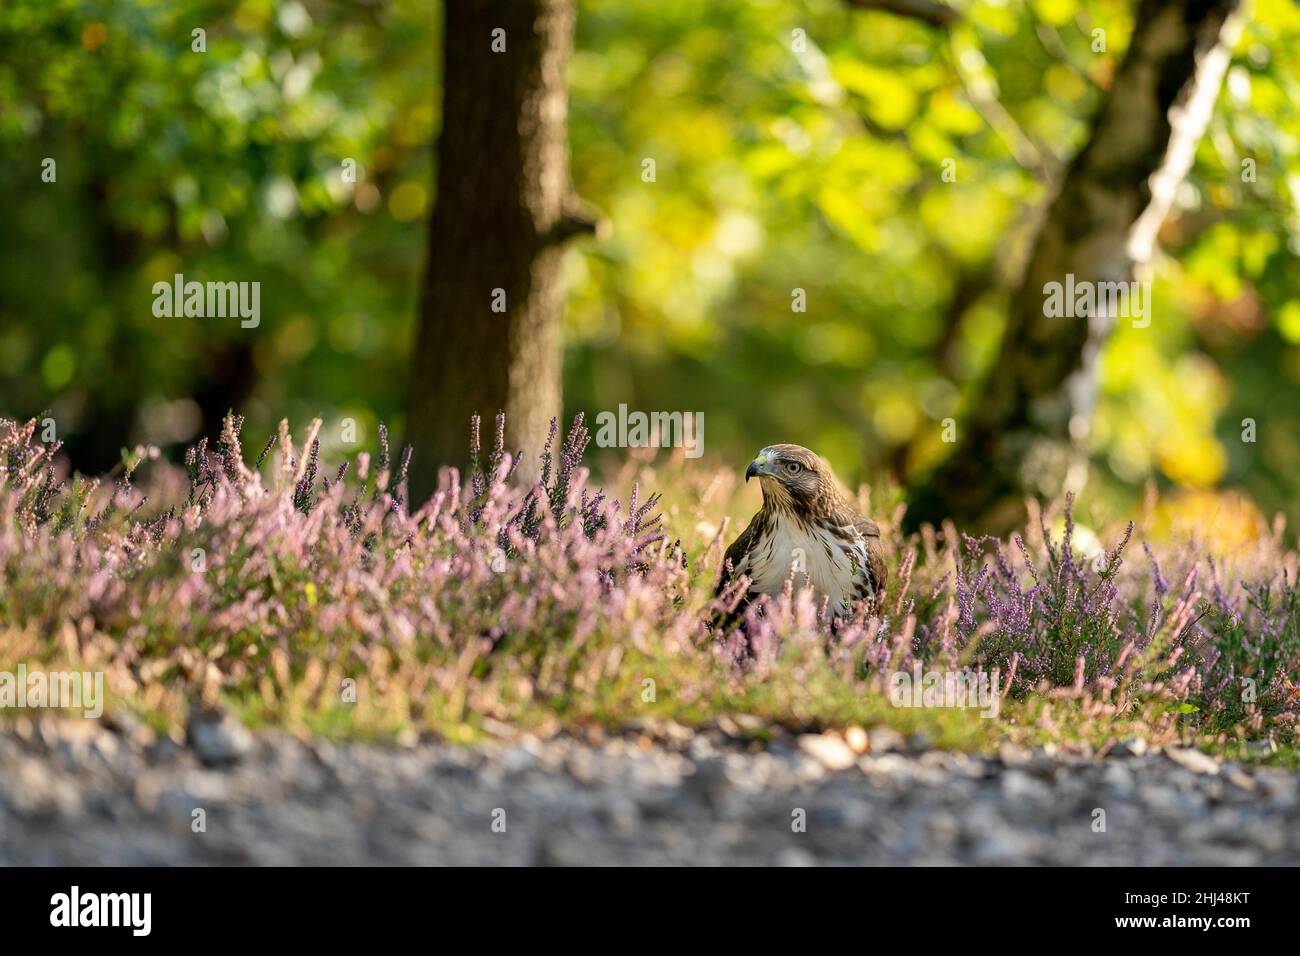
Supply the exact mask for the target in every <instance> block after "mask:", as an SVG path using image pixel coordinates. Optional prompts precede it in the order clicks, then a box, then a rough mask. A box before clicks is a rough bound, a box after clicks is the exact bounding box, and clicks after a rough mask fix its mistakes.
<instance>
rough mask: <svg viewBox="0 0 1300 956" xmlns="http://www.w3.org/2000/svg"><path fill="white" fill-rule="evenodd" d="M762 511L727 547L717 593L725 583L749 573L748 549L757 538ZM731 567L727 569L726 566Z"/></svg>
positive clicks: (720, 591)
mask: <svg viewBox="0 0 1300 956" xmlns="http://www.w3.org/2000/svg"><path fill="white" fill-rule="evenodd" d="M762 517H763V513H762V512H761V511H760V512H759V513H758V514H756V515H754V517H753V518H751V519H750V521H749V527H747V528H746V529H745V530H744V531H742V532H741V533H740V537H738V538H737V539H736V540H735V541H733V542H731V546H730V547H728V548H727V553H726V555H725V556H724V557H723V559H722V577H721V578H719V579H718V590H717V593H718V594H721V593H722V589H723V588H724V587H726V586H727V583H728V582H729V581H731V580H732V579H734V578H735V577H737V576H738V575H741V574H749V573H750V569H749V551H750V549H751V548H752V547H753V546H754V543H755V542H756V541H757V540H758V536H759V533H760V529H761V527H762V525H763V520H762ZM728 565H730V566H731V568H730V570H728V568H727V566H728Z"/></svg>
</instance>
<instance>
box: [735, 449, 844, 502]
mask: <svg viewBox="0 0 1300 956" xmlns="http://www.w3.org/2000/svg"><path fill="white" fill-rule="evenodd" d="M751 478H757V479H758V480H759V484H760V485H761V486H762V488H763V504H764V506H765V507H769V508H775V509H779V510H781V511H789V512H793V513H794V514H796V515H799V516H800V517H803V518H807V517H809V516H811V515H814V514H818V513H824V512H825V511H826V510H827V505H828V504H829V503H830V502H832V501H834V500H836V499H838V497H839V491H838V490H837V489H836V487H835V478H834V476H833V475H832V474H831V470H830V467H829V466H828V465H827V464H826V463H825V462H824V461H822V460H821V458H819V457H818V456H817V455H815V454H813V453H812V452H811V451H809V450H808V449H807V448H804V447H803V446H802V445H768V446H767V447H766V448H764V449H763V450H762V451H760V452H759V453H758V457H757V458H755V459H754V460H753V461H752V462H750V463H749V467H748V468H747V469H745V480H746V481H749V479H751Z"/></svg>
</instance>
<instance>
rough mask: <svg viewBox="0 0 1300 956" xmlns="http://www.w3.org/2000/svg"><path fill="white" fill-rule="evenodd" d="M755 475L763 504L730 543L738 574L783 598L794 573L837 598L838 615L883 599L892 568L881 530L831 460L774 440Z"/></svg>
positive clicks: (833, 602)
mask: <svg viewBox="0 0 1300 956" xmlns="http://www.w3.org/2000/svg"><path fill="white" fill-rule="evenodd" d="M750 478H757V479H758V480H759V484H760V486H761V487H762V489H763V507H762V509H760V510H759V512H758V514H756V515H754V518H753V520H752V521H750V522H749V527H747V528H746V529H745V530H744V532H743V533H742V534H741V535H740V537H739V538H737V539H736V540H735V541H733V542H732V544H731V547H729V548H727V556H726V565H729V566H730V569H731V571H730V578H734V577H737V576H739V575H742V574H743V575H747V576H748V577H749V579H750V585H749V593H750V594H771V595H776V594H780V593H781V590H782V588H783V587H784V586H785V582H786V579H787V578H789V577H790V575H791V574H792V573H793V574H794V583H795V586H796V587H802V586H804V585H811V586H812V588H813V590H814V591H816V592H817V594H818V596H819V597H820V596H825V597H828V598H829V599H830V601H829V609H830V613H831V615H832V616H833V617H843V616H844V615H846V614H848V613H849V612H850V609H851V607H852V605H853V603H854V602H856V601H861V600H864V599H870V600H873V601H875V600H879V598H880V595H881V593H882V592H883V591H884V588H885V578H886V573H887V572H886V570H885V556H884V550H883V549H882V548H881V545H880V528H878V527H877V526H876V523H875V522H874V521H872V520H871V519H870V518H864V517H863V516H862V515H860V514H858V513H857V512H856V511H854V510H853V506H852V505H850V504H849V503H848V501H847V500H845V498H844V496H843V495H842V494H841V493H840V491H839V486H838V485H837V484H836V482H835V476H834V475H833V474H832V473H831V469H830V466H829V465H827V464H826V463H825V462H824V461H822V459H821V458H819V457H818V456H817V455H815V454H813V453H812V452H811V451H809V450H808V449H807V448H804V447H802V446H800V445H769V446H768V447H766V448H764V449H763V450H762V451H761V452H759V453H758V457H757V458H755V459H754V460H753V461H752V462H751V463H750V465H749V468H748V469H746V471H745V481H749V479H750ZM723 570H724V573H723V581H722V584H725V582H726V581H727V580H729V579H730V578H729V577H728V575H727V573H726V567H724V569H723ZM722 584H720V585H719V589H721V587H722Z"/></svg>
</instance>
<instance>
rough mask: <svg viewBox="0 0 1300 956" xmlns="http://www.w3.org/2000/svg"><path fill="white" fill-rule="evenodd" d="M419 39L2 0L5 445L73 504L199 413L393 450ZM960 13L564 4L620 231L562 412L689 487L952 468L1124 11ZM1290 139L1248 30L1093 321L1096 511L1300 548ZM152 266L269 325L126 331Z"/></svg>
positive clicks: (594, 182) (602, 177) (420, 163)
mask: <svg viewBox="0 0 1300 956" xmlns="http://www.w3.org/2000/svg"><path fill="white" fill-rule="evenodd" d="M439 6H440V5H439V4H436V3H429V2H428V0H353V2H343V0H339V2H334V0H286V2H275V0H211V2H198V0H156V2H151V0H130V2H121V0H105V2H95V0H5V2H4V4H3V6H2V7H0V156H2V157H3V162H0V197H2V208H0V248H2V249H3V254H4V259H3V261H4V268H3V269H2V270H0V414H4V415H7V416H9V417H18V418H27V417H30V416H33V415H37V414H39V413H41V412H42V411H44V410H46V409H50V410H51V411H52V412H53V417H54V418H55V419H56V421H57V422H58V426H59V437H60V438H61V439H63V440H64V442H65V443H66V444H65V450H66V452H67V455H68V457H69V459H70V461H71V463H72V465H73V466H74V467H75V468H77V469H78V470H81V471H83V472H88V473H95V472H99V471H103V470H105V469H107V468H109V467H110V466H111V465H113V464H114V463H115V462H116V461H117V460H118V459H119V457H120V453H121V449H122V448H123V447H124V446H130V445H134V444H136V443H152V444H156V445H158V446H160V447H161V448H162V449H163V450H164V452H165V453H167V454H168V455H170V456H177V455H178V454H179V452H180V450H181V449H182V448H183V446H184V444H185V443H188V442H191V441H193V440H194V439H196V438H197V437H199V436H200V435H201V434H212V433H214V432H215V430H216V429H217V427H218V425H219V421H220V418H221V416H222V415H223V414H224V413H225V412H226V410H227V409H228V408H233V409H235V410H236V411H238V412H240V413H242V414H244V415H245V416H246V417H247V420H248V423H247V425H246V428H245V438H246V440H247V441H249V442H250V443H256V444H258V445H259V446H260V443H261V442H260V438H261V436H265V435H269V434H270V433H271V431H272V430H273V429H274V427H275V423H276V422H277V421H278V420H279V419H280V418H282V417H288V418H289V419H290V421H292V422H294V423H296V424H297V423H302V422H305V421H306V420H308V419H310V418H312V417H315V416H317V415H319V416H322V417H323V418H324V419H325V420H326V422H327V427H326V428H325V429H324V430H323V431H322V436H323V439H324V441H325V448H324V451H325V453H326V454H327V455H328V454H330V452H331V448H330V442H331V441H332V440H333V436H337V435H338V434H339V431H338V429H337V428H335V427H330V426H331V424H332V423H337V422H338V421H340V420H342V419H344V418H353V419H355V420H356V421H357V422H358V423H360V425H361V428H362V432H363V437H364V436H366V435H369V436H371V437H373V434H374V429H375V428H376V426H377V425H378V423H380V422H381V421H382V422H387V423H388V424H389V425H390V427H392V428H393V429H394V430H395V431H396V432H397V433H398V434H400V433H402V431H403V427H404V422H403V421H402V416H403V407H404V405H403V399H404V390H405V382H406V377H407V374H408V369H409V364H410V354H409V353H410V349H411V347H412V342H413V338H414V334H415V327H416V317H417V300H418V288H419V283H420V278H421V271H422V268H423V256H424V251H425V249H426V246H427V242H428V236H427V231H428V221H429V211H430V207H431V203H432V202H433V201H434V196H433V195H432V193H433V183H434V168H433V166H434V143H435V140H436V137H437V134H438V131H439V103H440V95H439V94H440V87H439V82H440V80H439V75H438V74H439V67H438V64H439V62H440V59H439V56H438V50H439V45H440V43H441V38H440V35H439V34H440V29H441V27H440V23H441V17H440V10H439ZM960 6H961V9H962V12H963V14H964V19H963V22H962V23H961V24H960V25H959V26H957V27H954V28H953V29H951V30H948V31H935V30H933V29H930V28H928V27H927V26H926V25H924V24H921V23H917V22H915V21H912V20H908V19H904V18H898V17H890V16H886V15H882V14H864V13H862V12H860V11H855V10H853V9H850V8H849V7H848V6H847V5H846V4H844V3H843V2H840V0H736V2H727V3H699V2H696V0H580V2H579V4H578V20H577V33H576V51H575V54H574V56H573V59H572V61H571V63H570V67H569V89H570V128H569V134H570V144H571V147H570V148H571V168H572V176H573V181H574V186H575V188H576V191H577V193H578V194H579V195H581V196H582V197H583V198H584V199H586V200H589V201H590V202H591V203H593V204H594V205H595V206H596V207H598V208H599V209H600V210H601V211H602V212H603V213H604V215H605V217H606V218H607V219H608V221H609V223H610V225H611V227H612V231H611V233H610V235H609V236H608V237H607V238H604V239H602V240H600V241H595V240H583V241H580V242H577V243H575V244H573V245H571V246H570V247H569V249H568V251H567V252H566V258H565V265H564V274H565V279H566V288H567V292H566V295H567V304H566V310H565V335H566V351H565V378H564V388H565V393H564V394H565V397H564V404H565V409H566V413H567V414H570V415H571V414H573V413H575V412H578V411H585V412H586V413H587V414H588V416H589V417H590V416H592V415H594V414H595V413H597V412H598V411H601V410H606V409H613V408H616V407H617V406H618V404H620V403H627V404H628V405H629V407H630V408H633V409H643V410H660V409H662V410H682V411H686V410H693V411H703V412H704V413H705V421H706V430H705V448H706V455H705V459H704V462H703V464H706V465H707V464H716V465H724V466H726V467H734V468H737V469H741V468H743V467H744V464H745V463H746V462H747V461H748V460H749V458H750V457H752V454H753V453H754V451H755V450H756V449H757V448H758V447H761V446H762V445H764V444H767V443H769V442H773V441H797V442H800V443H802V444H806V445H809V446H811V447H814V448H816V449H817V450H819V451H821V452H822V453H823V454H825V455H826V456H827V457H828V458H829V459H830V460H831V461H832V463H833V464H834V465H835V467H836V470H837V471H838V472H839V474H840V475H841V476H842V477H843V478H844V479H846V480H847V481H849V482H854V481H857V480H862V479H866V480H871V481H874V482H877V483H886V484H888V483H893V484H896V485H899V486H906V485H907V484H908V483H909V482H911V481H913V480H915V478H916V476H918V475H920V474H922V473H924V472H925V471H926V470H927V469H929V468H930V467H932V466H933V465H934V463H935V462H936V461H937V460H938V459H939V458H940V457H942V456H943V455H944V454H945V453H946V451H947V450H948V449H949V446H945V445H944V444H943V443H942V441H941V426H940V423H941V421H942V420H943V419H944V418H946V417H950V416H951V417H954V418H956V419H958V420H961V418H962V416H963V413H964V410H965V409H966V408H967V405H968V403H969V402H971V401H972V399H973V396H975V395H976V394H977V386H978V384H979V382H980V380H981V377H982V375H983V374H984V373H985V372H986V371H987V369H988V368H989V366H990V364H991V362H992V360H993V358H994V356H995V353H996V350H997V346H998V342H999V337H1000V335H1001V332H1002V329H1003V325H1004V322H1005V317H1004V307H1005V303H1006V299H1007V295H1008V286H1009V281H1010V280H1009V279H1008V278H1007V276H1008V274H1009V272H1011V271H1013V270H1014V266H1015V263H1016V261H1017V257H1018V256H1020V255H1022V254H1023V248H1024V245H1025V243H1027V242H1028V241H1030V239H1031V235H1032V234H1031V231H1030V222H1029V219H1030V217H1029V215H1028V213H1029V211H1030V210H1032V209H1033V208H1034V206H1035V205H1036V204H1038V203H1040V202H1041V201H1042V200H1043V198H1044V195H1045V191H1047V190H1050V188H1051V182H1052V178H1051V171H1052V170H1053V169H1055V168H1058V165H1059V163H1061V162H1065V161H1067V160H1068V159H1069V157H1070V156H1071V155H1072V154H1073V153H1074V152H1075V151H1076V150H1077V149H1078V148H1079V147H1080V145H1081V144H1082V142H1083V140H1084V138H1085V136H1086V133H1087V129H1088V120H1089V117H1090V116H1091V115H1092V114H1093V112H1094V111H1095V110H1096V108H1097V105H1098V103H1099V101H1100V98H1101V97H1102V96H1104V94H1105V90H1106V89H1107V84H1108V80H1109V78H1110V76H1111V75H1112V73H1113V71H1114V69H1115V67H1116V64H1117V62H1118V57H1120V56H1121V55H1122V53H1123V50H1124V47H1125V43H1126V35H1127V31H1128V30H1129V29H1131V26H1132V15H1133V11H1132V4H1130V3H1128V2H1126V0H1125V2H1118V0H996V2H995V0H977V2H973V3H969V4H964V5H960ZM196 25H198V26H203V27H204V28H205V29H206V31H207V52H206V53H205V54H201V55H199V54H195V53H192V52H191V50H190V31H191V30H192V29H193V27H194V26H196ZM1098 27H1102V28H1104V29H1105V30H1106V34H1107V37H1106V39H1107V52H1094V50H1093V49H1092V46H1093V36H1092V31H1093V30H1094V29H1095V28H1098ZM795 30H803V31H805V34H806V37H807V45H806V49H805V50H804V51H803V52H799V53H794V52H792V50H791V37H792V35H793V31H795ZM991 103H993V104H997V105H998V106H1000V108H1001V109H1002V110H1003V111H1004V112H1005V114H1006V117H1005V118H1006V120H1007V121H1009V123H1010V124H1011V125H1010V126H1009V127H1008V126H1006V125H1005V124H1004V125H1003V126H1002V128H1001V129H999V126H998V117H997V115H992V120H991V114H990V112H989V104H991ZM981 107H983V108H981ZM1017 136H1020V137H1023V139H1024V141H1025V142H1027V143H1028V144H1029V145H1030V146H1031V147H1032V152H1036V153H1037V154H1039V156H1040V158H1041V160H1042V163H1043V166H1042V167H1041V168H1038V167H1035V165H1034V164H1033V163H1027V162H1026V161H1025V154H1026V150H1024V149H1023V148H1022V149H1019V150H1018V149H1017V148H1016V137H1017ZM1297 136H1300V8H1297V6H1296V5H1295V4H1294V3H1293V2H1291V0H1254V3H1253V4H1252V5H1251V12H1250V16H1249V19H1248V20H1247V22H1246V25H1245V28H1244V31H1243V34H1242V36H1241V39H1240V41H1239V42H1238V43H1237V45H1236V48H1235V51H1234V55H1233V60H1232V64H1231V66H1230V68H1229V72H1228V75H1227V79H1226V82H1225V83H1224V85H1223V89H1222V91H1221V93H1220V96H1219V102H1218V105H1217V107H1216V110H1215V114H1214V117H1213V119H1212V120H1211V123H1210V127H1209V130H1208V132H1207V134H1206V136H1205V137H1204V139H1203V141H1202V142H1201V143H1200V145H1199V147H1198V149H1197V152H1196V159H1195V163H1194V166H1193V169H1192V171H1191V174H1190V176H1189V177H1188V178H1187V180H1186V181H1185V182H1184V183H1183V184H1182V186H1181V187H1180V190H1179V193H1178V198H1177V202H1176V206H1175V209H1174V211H1173V214H1172V215H1171V217H1170V219H1169V221H1168V222H1167V223H1166V224H1165V227H1164V228H1163V229H1162V231H1161V236H1160V239H1161V251H1160V254H1159V256H1158V258H1157V260H1156V262H1155V292H1154V295H1155V297H1156V301H1157V303H1158V309H1159V311H1158V313H1157V315H1158V321H1156V322H1153V323H1152V325H1151V327H1150V328H1147V329H1131V328H1128V327H1127V326H1126V324H1125V323H1121V324H1120V327H1119V329H1118V330H1117V332H1116V334H1115V335H1113V336H1112V337H1111V339H1110V340H1109V342H1108V343H1107V346H1106V349H1105V354H1104V356H1103V362H1102V366H1101V368H1102V372H1101V375H1102V382H1101V387H1102V391H1101V400H1100V404H1099V407H1098V410H1097V416H1096V422H1095V427H1094V429H1093V431H1092V435H1091V438H1090V441H1091V443H1092V446H1091V456H1092V464H1093V466H1094V476H1093V479H1092V481H1091V482H1090V483H1089V486H1088V493H1089V497H1090V500H1092V501H1094V502H1096V503H1098V505H1104V506H1105V507H1107V508H1114V509H1121V508H1123V507H1126V506H1127V505H1128V504H1129V503H1132V502H1134V501H1136V500H1137V499H1139V498H1140V497H1141V495H1142V494H1143V493H1144V489H1146V488H1147V487H1148V486H1149V485H1150V484H1151V483H1155V485H1156V486H1157V487H1159V488H1162V489H1164V490H1165V491H1166V492H1167V493H1171V494H1178V493H1189V494H1206V493H1208V492H1210V491H1213V490H1216V489H1220V490H1221V489H1240V490H1241V491H1242V492H1243V493H1244V495H1245V496H1246V497H1248V498H1249V499H1252V500H1253V501H1254V502H1256V503H1257V505H1258V508H1259V509H1260V511H1261V512H1262V513H1263V514H1265V515H1271V514H1272V513H1274V512H1276V511H1284V512H1286V513H1287V514H1288V515H1289V516H1290V517H1291V519H1292V520H1293V521H1295V520H1297V519H1300V495H1297V493H1296V492H1297V489H1298V488H1300V301H1298V300H1297V290H1298V289H1300V268H1298V267H1297V260H1296V255H1297V253H1298V252H1300V215H1298V214H1297V198H1298V197H1300V146H1298V144H1297ZM1023 145H1024V143H1021V146H1022V147H1023ZM645 157H654V158H655V159H656V163H657V179H656V182H655V183H654V184H653V185H647V184H646V183H645V182H643V180H642V178H641V169H642V167H641V162H642V159H643V158H645ZM1246 157H1250V158H1253V159H1254V160H1255V161H1256V177H1255V181H1254V182H1244V181H1242V177H1241V175H1240V170H1241V162H1242V159H1243V158H1246ZM46 158H53V159H54V160H55V161H56V163H57V177H58V178H57V184H49V183H43V182H42V181H41V178H40V173H41V169H42V162H43V160H45V159H46ZM344 158H354V159H356V160H357V162H358V163H359V164H360V165H361V166H362V167H363V169H364V170H365V175H364V178H362V179H361V181H360V182H358V183H356V184H352V183H347V182H345V181H344V178H343V175H342V172H341V165H340V164H341V162H342V160H343V159H344ZM945 158H955V159H956V162H957V168H958V169H959V170H960V175H959V178H958V181H957V182H955V183H945V182H943V181H942V180H941V178H940V177H939V175H938V174H937V171H938V170H939V168H940V166H941V164H942V162H943V160H944V159H945ZM176 272H183V273H184V274H185V275H186V277H187V278H191V279H199V280H204V279H208V278H213V279H216V278H221V279H256V280H259V281H260V282H261V283H262V322H261V325H260V326H259V327H258V328H257V329H255V330H244V329H241V328H240V326H239V323H238V322H237V321H231V320H218V319H159V318H155V317H154V315H153V313H152V308H151V306H152V293H151V286H152V285H153V283H154V282H156V281H160V280H169V279H170V278H171V276H172V275H173V274H174V273H176ZM795 288H801V289H803V290H805V292H806V296H807V311H806V312H803V313H796V312H792V309H791V290H792V289H795ZM1245 418H1252V419H1254V420H1255V421H1256V423H1257V441H1256V442H1255V443H1253V444H1252V443H1246V442H1243V441H1242V437H1241V435H1242V420H1243V419H1245ZM599 461H600V459H599V458H597V462H598V463H599Z"/></svg>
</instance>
